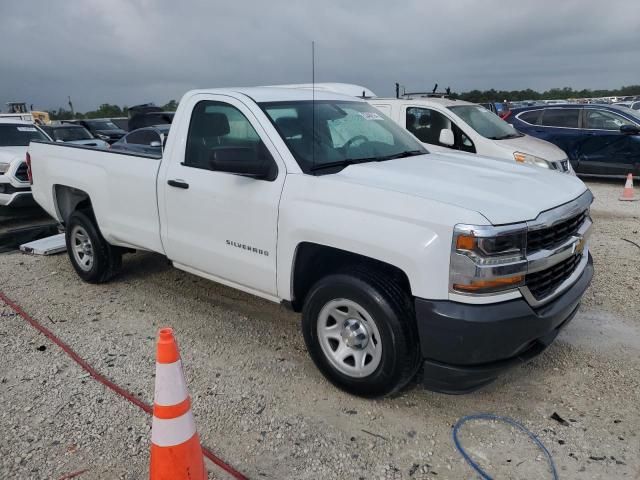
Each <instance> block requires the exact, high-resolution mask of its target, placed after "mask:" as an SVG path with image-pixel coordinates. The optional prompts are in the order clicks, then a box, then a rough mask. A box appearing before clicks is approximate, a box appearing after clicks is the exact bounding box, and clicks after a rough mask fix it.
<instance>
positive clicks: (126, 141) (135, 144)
mask: <svg viewBox="0 0 640 480" xmlns="http://www.w3.org/2000/svg"><path fill="white" fill-rule="evenodd" d="M170 127H171V125H156V126H154V127H146V128H139V129H138V130H134V131H133V132H129V133H128V134H126V135H125V136H124V137H122V138H121V139H120V140H118V141H117V142H116V143H114V144H112V145H111V150H121V151H125V152H131V153H144V154H146V155H153V156H157V157H161V156H162V148H163V147H164V145H163V143H162V141H163V140H162V139H164V143H166V142H167V136H168V135H169V128H170ZM161 135H164V137H162V136H161Z"/></svg>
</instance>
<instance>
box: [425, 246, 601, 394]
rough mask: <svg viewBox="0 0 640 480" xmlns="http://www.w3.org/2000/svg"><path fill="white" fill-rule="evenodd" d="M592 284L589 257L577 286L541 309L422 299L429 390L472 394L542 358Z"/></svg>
mask: <svg viewBox="0 0 640 480" xmlns="http://www.w3.org/2000/svg"><path fill="white" fill-rule="evenodd" d="M592 278H593V259H592V258H591V255H589V260H588V263H587V265H586V266H585V268H584V270H583V272H582V274H581V275H580V277H579V278H578V279H577V280H576V282H575V283H574V284H573V285H572V286H571V287H569V288H568V289H567V290H566V291H565V292H564V293H563V294H562V295H560V296H559V297H557V298H555V299H554V300H553V301H552V302H550V303H547V304H545V305H544V306H541V307H539V308H535V309H534V308H532V307H531V306H530V305H529V304H528V303H527V302H526V301H525V300H524V299H522V298H519V299H516V300H510V301H507V302H501V303H497V304H484V305H473V304H464V303H457V302H452V301H448V300H424V299H420V298H417V299H416V301H415V308H416V321H417V325H418V334H419V338H420V347H421V351H422V356H423V358H424V374H423V381H424V383H425V385H426V386H427V388H429V389H431V390H435V391H439V392H444V393H466V392H470V391H473V390H476V389H478V388H480V387H482V386H483V385H486V384H487V383H490V382H491V381H493V380H495V378H496V377H497V376H498V375H499V374H500V373H501V372H503V371H504V370H506V369H508V368H511V367H513V366H515V365H518V364H520V363H523V362H526V361H528V360H530V359H532V358H534V357H535V356H537V355H539V354H540V353H542V352H543V351H544V350H545V349H546V348H547V347H548V346H549V345H551V343H552V342H553V341H554V340H555V338H556V336H557V335H558V333H559V332H560V330H561V329H562V328H563V327H565V326H566V325H567V324H568V323H569V321H570V320H571V319H572V318H573V316H574V315H575V314H576V312H577V310H578V307H579V305H580V300H581V299H582V296H583V294H584V292H585V290H586V289H587V287H588V286H589V283H590V282H591V279H592Z"/></svg>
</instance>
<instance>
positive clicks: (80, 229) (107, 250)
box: [65, 211, 122, 283]
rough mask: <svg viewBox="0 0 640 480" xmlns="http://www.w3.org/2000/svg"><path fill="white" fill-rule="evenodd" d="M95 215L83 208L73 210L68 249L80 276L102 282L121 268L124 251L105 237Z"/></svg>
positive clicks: (68, 233) (67, 232) (70, 218)
mask: <svg viewBox="0 0 640 480" xmlns="http://www.w3.org/2000/svg"><path fill="white" fill-rule="evenodd" d="M92 217H93V216H92V215H90V214H87V213H85V212H82V211H76V212H74V213H73V214H71V217H69V221H68V222H67V224H66V230H65V239H66V243H67V253H68V255H69V259H70V260H71V264H72V265H73V268H74V269H75V270H76V272H77V273H78V275H79V276H80V278H82V279H83V280H84V281H85V282H89V283H103V282H106V281H108V280H109V279H111V277H113V276H114V275H115V273H116V272H117V271H118V269H119V268H120V265H121V264H122V253H121V252H120V250H119V249H118V248H117V247H114V246H112V245H110V244H109V243H108V242H107V241H106V240H105V239H104V237H103V236H102V234H101V233H100V231H99V230H98V228H97V226H96V224H95V221H94V220H93V218H92Z"/></svg>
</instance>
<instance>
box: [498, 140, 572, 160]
mask: <svg viewBox="0 0 640 480" xmlns="http://www.w3.org/2000/svg"><path fill="white" fill-rule="evenodd" d="M494 141H495V143H496V144H498V145H500V146H501V147H504V148H507V149H509V150H510V151H512V152H522V153H528V154H530V155H535V156H536V157H540V158H544V159H545V160H550V161H552V162H557V161H559V160H565V159H566V158H567V154H566V153H565V152H564V150H562V149H561V148H559V147H557V146H556V145H554V144H553V143H549V142H546V141H544V140H540V139H539V138H535V137H532V136H531V135H525V136H523V137H518V138H507V139H505V140H494Z"/></svg>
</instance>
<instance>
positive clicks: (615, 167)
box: [576, 108, 640, 175]
mask: <svg viewBox="0 0 640 480" xmlns="http://www.w3.org/2000/svg"><path fill="white" fill-rule="evenodd" d="M583 122H584V130H583V134H584V137H583V141H582V142H580V143H579V144H578V146H577V152H576V154H577V157H578V159H579V170H578V171H579V173H590V174H594V175H626V174H628V173H635V172H634V169H635V168H636V163H640V160H638V159H639V158H640V142H638V141H637V140H638V139H637V138H634V137H635V136H634V135H625V134H623V133H621V132H620V127H621V126H622V125H626V124H632V122H631V121H629V120H627V119H626V118H624V117H622V116H620V115H616V114H615V113H613V112H610V111H606V110H599V109H591V108H585V109H584V119H583Z"/></svg>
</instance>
